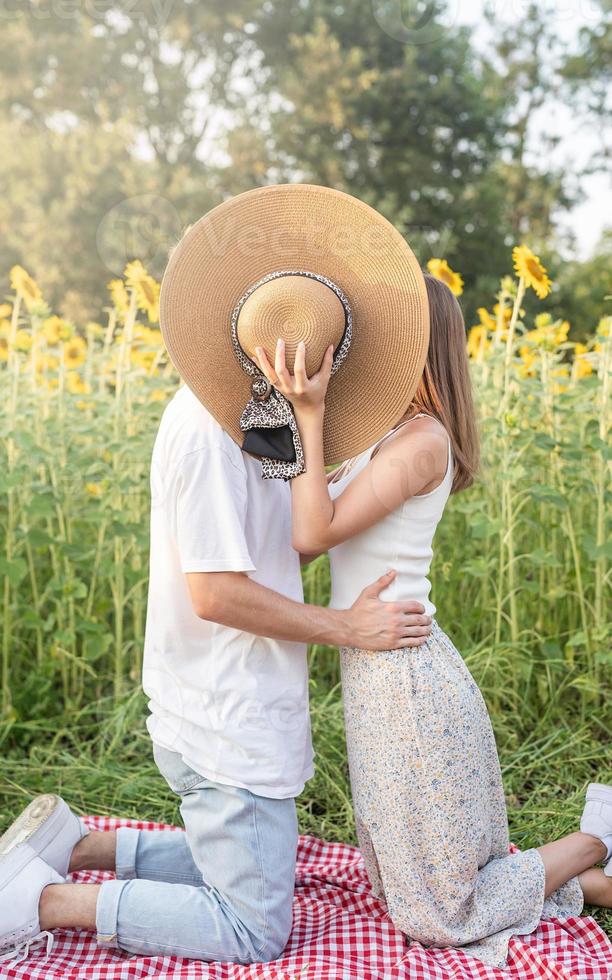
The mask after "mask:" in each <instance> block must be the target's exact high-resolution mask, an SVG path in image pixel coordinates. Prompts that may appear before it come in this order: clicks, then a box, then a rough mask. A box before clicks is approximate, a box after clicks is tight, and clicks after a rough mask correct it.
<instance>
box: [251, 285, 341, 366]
mask: <svg viewBox="0 0 612 980" xmlns="http://www.w3.org/2000/svg"><path fill="white" fill-rule="evenodd" d="M344 327H345V314H344V307H343V306H342V303H341V302H340V300H339V299H338V297H337V296H336V294H335V293H334V292H333V291H332V290H331V289H329V287H328V286H326V285H324V284H323V283H322V282H319V281H317V280H316V279H307V278H305V277H304V276H291V275H288V276H282V277H281V278H278V279H271V280H269V281H268V282H264V283H263V284H262V285H261V286H259V287H258V288H257V289H256V290H255V291H254V292H253V293H251V295H250V296H249V297H248V299H247V300H246V301H245V303H244V305H243V307H242V309H241V310H240V316H239V318H238V324H237V334H238V340H239V342H240V346H241V347H242V349H243V351H244V352H245V354H247V356H248V357H250V358H251V360H254V359H255V348H256V347H263V349H264V351H265V352H266V355H267V357H268V360H269V361H270V363H271V364H274V352H275V348H276V341H277V340H278V338H279V337H281V338H282V339H283V340H284V341H285V358H286V362H287V367H288V369H289V370H290V371H293V363H294V359H295V352H296V350H297V345H298V343H299V342H300V340H303V341H304V342H305V344H306V373H307V374H308V376H309V377H310V376H311V375H313V374H315V373H316V372H317V371H318V370H319V368H320V366H321V362H322V360H323V357H324V355H325V351H326V350H327V348H328V347H329V345H330V344H333V346H334V349H335V348H336V347H337V346H338V344H339V343H340V341H341V340H342V335H343V333H344Z"/></svg>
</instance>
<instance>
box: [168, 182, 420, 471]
mask: <svg viewBox="0 0 612 980" xmlns="http://www.w3.org/2000/svg"><path fill="white" fill-rule="evenodd" d="M280 269H291V270H304V271H309V272H314V273H316V274H318V275H322V276H327V277H328V278H329V279H331V280H332V281H333V282H335V283H336V284H337V285H338V286H339V287H340V288H341V289H342V290H343V292H344V293H345V294H346V296H347V297H348V299H349V302H350V304H351V307H352V311H353V340H352V344H351V349H350V351H349V354H348V357H347V359H346V361H345V363H344V364H343V365H342V367H341V368H340V370H339V371H338V373H337V374H336V375H335V376H334V377H333V378H332V379H331V382H330V385H329V390H328V393H327V397H326V403H325V404H326V410H325V421H324V444H325V462H326V464H328V465H329V464H332V463H336V462H339V461H341V460H344V459H348V458H350V457H352V456H355V455H357V454H358V453H360V452H362V451H363V450H364V449H367V448H368V447H369V446H371V445H373V444H374V443H375V442H376V441H377V439H379V438H380V437H381V436H383V435H384V434H385V433H386V432H387V431H388V430H389V429H390V428H392V427H393V426H394V425H395V424H396V423H397V422H398V421H399V419H400V418H401V417H402V415H403V414H404V412H405V411H406V409H407V408H408V406H409V404H410V402H411V400H412V398H413V396H414V393H415V391H416V388H417V386H418V383H419V380H420V378H421V375H422V372H423V368H424V365H425V358H426V356H427V348H428V343H429V309H428V302H427V292H426V288H425V281H424V279H423V275H422V273H421V270H420V267H419V264H418V262H417V260H416V258H415V256H414V254H413V252H412V250H411V249H410V247H409V246H408V244H407V243H406V241H405V240H404V239H403V238H402V236H401V235H400V234H399V232H398V231H397V230H396V229H395V228H394V227H393V225H392V224H390V222H388V221H387V220H386V218H384V217H383V216H382V215H381V214H379V213H378V212H377V211H375V210H374V209H373V208H371V207H369V205H367V204H364V203H363V202H362V201H359V200H358V199H357V198H354V197H351V196H350V195H348V194H344V193H342V192H341V191H336V190H333V189H332V188H329V187H320V186H318V185H313V184H280V185H274V186H269V187H261V188H256V189H255V190H251V191H247V192H246V193H244V194H240V195H238V196H237V197H234V198H231V199H230V200H228V201H225V202H224V203H223V204H220V205H219V206H218V207H216V208H214V209H213V210H212V211H210V212H209V213H208V214H206V215H204V217H203V218H201V219H200V220H199V221H198V222H197V223H196V224H195V225H193V226H192V227H191V228H190V230H189V231H188V233H187V234H186V235H185V236H184V237H183V238H182V240H181V241H180V242H179V244H178V245H177V247H176V248H175V250H174V251H173V253H172V255H171V257H170V260H169V262H168V266H167V268H166V271H165V274H164V277H163V280H162V286H161V295H160V323H161V329H162V333H163V336H164V341H165V344H166V347H167V350H168V353H169V355H170V357H171V359H172V361H173V363H174V365H175V367H176V369H177V371H178V372H179V374H180V375H181V377H182V378H183V380H184V381H185V383H186V384H187V385H188V386H189V388H191V390H192V391H193V392H194V394H195V395H196V396H197V398H198V399H199V400H200V401H201V402H202V404H203V405H204V406H205V407H206V408H207V409H208V411H209V412H210V413H211V414H212V415H213V416H214V418H215V419H216V420H217V421H218V422H219V424H220V425H221V426H222V428H223V429H225V431H226V432H227V433H228V434H229V435H230V436H231V437H232V439H234V441H235V442H237V443H238V445H240V446H241V445H242V440H243V436H244V434H243V432H242V431H241V429H240V416H241V414H242V412H243V409H244V407H245V405H246V403H247V401H248V399H249V397H250V394H251V380H250V379H249V377H248V376H247V375H246V374H245V373H244V371H243V370H242V368H241V367H240V365H239V364H238V361H237V360H236V356H235V354H234V351H233V348H232V342H231V332H230V318H231V314H232V311H233V309H234V307H235V305H236V304H237V302H238V300H239V299H240V297H241V296H242V295H243V293H244V292H245V291H246V290H247V289H248V287H249V286H251V285H252V284H253V283H255V282H257V281H258V280H259V279H261V278H263V277H264V276H266V275H268V274H269V273H270V272H274V271H277V270H280Z"/></svg>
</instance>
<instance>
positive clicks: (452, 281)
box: [427, 259, 463, 296]
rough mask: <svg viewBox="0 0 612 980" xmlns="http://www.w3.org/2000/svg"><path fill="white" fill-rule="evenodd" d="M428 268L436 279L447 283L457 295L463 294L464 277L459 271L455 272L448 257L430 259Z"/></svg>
mask: <svg viewBox="0 0 612 980" xmlns="http://www.w3.org/2000/svg"><path fill="white" fill-rule="evenodd" d="M427 269H428V270H429V272H430V273H431V274H432V276H435V277H436V279H440V280H441V282H443V283H446V285H447V286H448V288H449V289H450V291H451V293H453V294H454V295H455V296H461V293H462V292H463V279H462V278H461V276H460V275H459V273H458V272H453V270H452V269H451V267H450V266H449V264H448V262H447V261H446V259H430V260H429V262H428V263H427Z"/></svg>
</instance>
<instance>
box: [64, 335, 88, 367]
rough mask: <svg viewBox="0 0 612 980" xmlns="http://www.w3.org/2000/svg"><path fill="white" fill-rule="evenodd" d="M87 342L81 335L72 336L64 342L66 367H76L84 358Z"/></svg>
mask: <svg viewBox="0 0 612 980" xmlns="http://www.w3.org/2000/svg"><path fill="white" fill-rule="evenodd" d="M86 354H87V344H86V343H85V341H84V340H83V338H82V337H79V336H76V337H72V338H71V339H70V340H68V341H67V342H66V343H65V344H64V364H65V365H66V367H67V368H71V369H74V368H78V367H79V366H80V365H81V364H82V363H83V361H84V360H85V355H86Z"/></svg>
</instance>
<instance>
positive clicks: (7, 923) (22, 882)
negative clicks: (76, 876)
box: [0, 844, 64, 962]
mask: <svg viewBox="0 0 612 980" xmlns="http://www.w3.org/2000/svg"><path fill="white" fill-rule="evenodd" d="M63 883H64V879H63V878H61V877H60V875H58V873H57V871H55V870H54V869H53V868H51V867H49V865H48V864H45V862H44V861H42V860H41V859H40V858H39V856H38V854H37V853H36V851H34V850H33V849H32V848H31V847H30V846H29V844H19V845H18V846H17V847H14V848H13V849H12V850H11V851H9V852H8V854H4V855H2V857H0V960H13V961H17V962H19V961H21V960H25V959H26V957H27V955H28V953H29V951H30V946H31V945H32V943H35V942H37V941H38V940H39V939H46V940H47V956H48V955H49V953H50V952H51V949H52V947H53V935H52V933H50V932H41V930H40V920H39V918H38V905H39V902H40V896H41V893H42V890H43V888H46V886H47V885H62V884H63Z"/></svg>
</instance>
